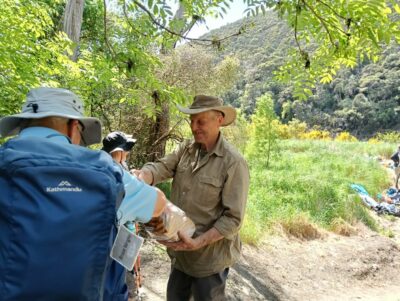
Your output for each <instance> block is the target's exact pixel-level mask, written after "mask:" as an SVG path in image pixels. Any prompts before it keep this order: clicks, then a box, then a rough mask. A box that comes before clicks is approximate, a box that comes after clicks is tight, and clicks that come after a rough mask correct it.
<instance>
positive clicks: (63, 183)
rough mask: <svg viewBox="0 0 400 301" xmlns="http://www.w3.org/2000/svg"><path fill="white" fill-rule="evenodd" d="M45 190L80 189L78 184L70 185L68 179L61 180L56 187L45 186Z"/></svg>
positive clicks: (63, 190)
mask: <svg viewBox="0 0 400 301" xmlns="http://www.w3.org/2000/svg"><path fill="white" fill-rule="evenodd" d="M46 191H47V192H81V191H82V189H81V188H80V187H78V186H75V187H74V186H72V185H71V183H70V182H68V181H61V182H60V184H58V186H57V187H46Z"/></svg>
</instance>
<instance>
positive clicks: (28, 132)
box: [19, 127, 157, 225]
mask: <svg viewBox="0 0 400 301" xmlns="http://www.w3.org/2000/svg"><path fill="white" fill-rule="evenodd" d="M19 136H20V137H24V138H25V137H42V138H48V139H51V140H53V141H57V142H58V143H63V144H70V143H71V141H70V139H69V138H68V137H67V136H64V135H63V134H61V133H60V132H58V131H56V130H53V129H50V128H46V127H29V128H26V129H24V130H22V131H21V132H20V134H19ZM76 146H77V147H80V146H78V145H76ZM114 164H117V163H114ZM123 182H124V186H125V197H124V199H123V200H122V203H121V205H120V207H119V209H118V213H117V217H118V220H119V224H120V225H122V224H124V223H125V222H127V221H139V222H147V221H149V220H150V219H151V217H152V215H153V211H154V208H155V204H156V201H157V191H156V190H155V188H154V187H152V186H149V185H147V184H145V183H143V182H141V181H139V180H138V179H137V178H136V177H135V176H132V175H131V174H129V173H128V172H127V171H125V170H124V176H123Z"/></svg>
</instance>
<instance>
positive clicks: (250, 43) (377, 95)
mask: <svg viewBox="0 0 400 301" xmlns="http://www.w3.org/2000/svg"><path fill="white" fill-rule="evenodd" d="M243 26H244V33H242V34H240V35H238V36H235V37H232V38H230V39H228V40H226V42H224V43H223V44H222V45H221V46H222V47H221V49H220V51H219V55H220V57H221V58H222V57H224V56H226V55H235V56H237V57H238V58H239V59H240V62H241V71H240V72H241V73H240V76H239V80H238V82H237V83H236V85H235V87H234V88H233V89H231V90H230V91H229V92H227V93H226V94H225V96H224V99H225V100H226V101H228V102H230V103H232V104H233V105H234V106H236V107H241V108H242V109H243V112H244V113H245V114H246V115H248V116H249V115H251V114H252V113H253V112H254V109H255V103H256V99H257V97H259V96H261V95H263V94H264V93H271V95H272V97H273V99H274V103H275V111H276V113H277V115H278V116H280V118H281V119H282V121H283V122H288V121H290V120H292V119H294V118H296V119H300V120H301V121H305V122H307V124H308V125H309V126H310V127H312V126H321V127H322V128H323V129H327V130H329V131H331V132H336V131H349V132H351V133H352V134H353V135H356V136H358V137H359V138H365V137H370V136H373V135H374V134H375V133H376V132H383V131H388V130H396V129H398V122H397V118H398V117H399V110H400V106H399V105H400V52H399V50H400V47H399V46H398V45H395V44H393V45H392V46H390V47H389V48H387V49H386V50H385V51H384V54H383V55H382V57H381V59H380V60H379V61H378V62H376V63H373V62H370V61H368V60H365V61H363V62H360V64H359V66H358V67H356V68H355V69H352V70H350V69H344V70H341V71H340V72H339V73H338V74H337V76H336V77H335V78H333V80H332V81H331V82H330V83H329V84H325V85H322V84H320V85H317V88H316V89H315V90H314V91H313V93H314V95H313V96H312V97H309V98H308V99H307V100H306V101H299V100H296V99H295V97H293V87H292V86H291V85H290V84H281V83H278V82H277V80H276V79H275V76H274V71H276V70H277V68H278V67H279V66H280V65H281V64H282V63H283V62H284V60H285V58H286V56H287V55H288V53H289V51H290V50H289V46H293V45H294V43H295V41H294V33H293V31H292V30H291V29H289V28H288V26H287V25H286V23H284V22H282V21H281V20H280V19H279V18H278V17H277V16H276V14H275V13H273V12H267V14H266V15H265V16H261V15H260V16H257V17H255V18H249V19H243V20H239V21H237V22H235V23H232V24H229V25H227V26H224V27H222V28H220V29H218V30H214V31H212V32H211V33H209V34H208V37H210V36H219V37H222V36H228V35H230V34H232V33H235V32H238V31H239V30H240V28H243Z"/></svg>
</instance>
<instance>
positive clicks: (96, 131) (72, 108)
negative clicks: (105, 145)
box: [0, 87, 101, 145]
mask: <svg viewBox="0 0 400 301" xmlns="http://www.w3.org/2000/svg"><path fill="white" fill-rule="evenodd" d="M45 117H63V118H68V119H75V120H79V121H80V122H81V123H82V124H83V127H84V130H83V131H82V137H83V139H82V141H84V144H85V145H91V144H95V143H100V142H101V122H100V120H99V119H97V118H94V117H85V116H84V108H83V103H82V100H81V99H80V98H79V97H78V96H77V95H75V94H74V93H72V92H71V91H69V90H66V89H61V88H47V87H40V88H35V89H32V90H30V91H29V93H28V95H27V97H26V101H25V103H24V104H23V106H22V112H21V113H19V114H15V115H10V116H5V117H3V118H1V119H0V135H1V136H2V137H7V136H12V135H17V134H18V133H19V132H20V131H21V125H22V124H23V121H24V120H27V119H40V118H45Z"/></svg>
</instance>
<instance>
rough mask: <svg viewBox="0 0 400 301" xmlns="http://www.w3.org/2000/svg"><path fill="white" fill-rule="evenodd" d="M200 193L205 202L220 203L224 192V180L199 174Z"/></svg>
mask: <svg viewBox="0 0 400 301" xmlns="http://www.w3.org/2000/svg"><path fill="white" fill-rule="evenodd" d="M199 186H200V194H199V195H201V198H202V199H203V201H204V203H214V204H216V203H218V202H219V200H220V195H221V192H222V187H223V181H222V180H221V179H220V178H215V177H210V176H199Z"/></svg>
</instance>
